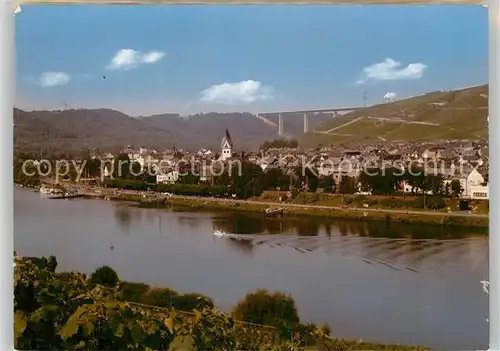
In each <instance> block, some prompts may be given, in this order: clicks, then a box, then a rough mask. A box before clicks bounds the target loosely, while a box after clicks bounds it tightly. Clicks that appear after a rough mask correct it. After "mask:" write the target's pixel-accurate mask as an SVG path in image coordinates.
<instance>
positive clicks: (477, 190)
mask: <svg viewBox="0 0 500 351" xmlns="http://www.w3.org/2000/svg"><path fill="white" fill-rule="evenodd" d="M469 193H470V195H469V196H470V198H471V199H474V200H489V198H490V193H489V190H488V186H487V185H486V186H484V185H471V186H469Z"/></svg>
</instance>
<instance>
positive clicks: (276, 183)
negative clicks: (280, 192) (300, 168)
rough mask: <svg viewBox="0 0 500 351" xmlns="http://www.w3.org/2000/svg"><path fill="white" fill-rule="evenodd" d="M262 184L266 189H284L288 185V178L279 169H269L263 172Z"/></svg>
mask: <svg viewBox="0 0 500 351" xmlns="http://www.w3.org/2000/svg"><path fill="white" fill-rule="evenodd" d="M263 183H264V187H265V188H266V189H273V190H274V189H276V188H280V189H285V188H288V186H289V185H290V177H288V176H287V175H286V174H284V173H283V171H282V170H281V169H280V168H271V169H269V170H267V171H266V172H264V174H263Z"/></svg>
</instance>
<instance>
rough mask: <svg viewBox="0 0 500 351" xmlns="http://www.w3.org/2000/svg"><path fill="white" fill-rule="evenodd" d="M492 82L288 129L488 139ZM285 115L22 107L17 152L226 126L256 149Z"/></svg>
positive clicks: (179, 135) (174, 136) (189, 138)
mask: <svg viewBox="0 0 500 351" xmlns="http://www.w3.org/2000/svg"><path fill="white" fill-rule="evenodd" d="M487 104H488V86H486V85H485V86H481V87H474V88H469V89H462V90H457V91H449V92H435V93H430V94H426V95H423V96H418V97H414V98H410V99H406V100H400V101H397V102H392V103H385V104H381V105H376V106H372V107H368V108H366V109H362V110H358V111H355V112H352V113H349V114H345V115H341V116H338V117H336V118H332V115H331V114H317V115H312V114H310V115H309V129H310V130H314V132H310V133H306V134H303V123H304V122H303V121H304V120H303V115H302V114H293V113H289V114H284V115H283V117H284V129H285V135H286V136H287V137H290V138H296V139H298V140H299V143H300V146H301V147H316V146H318V145H329V144H341V143H348V142H360V143H368V142H374V141H376V142H380V141H385V140H387V141H393V140H435V139H486V138H487V137H488V127H487V126H488V124H487V115H488V110H487V106H488V105H487ZM277 124H278V118H277V116H271V117H266V118H257V117H256V116H255V115H253V114H250V113H206V114H197V115H192V116H189V117H180V116H179V115H177V114H162V115H154V116H149V117H138V118H136V117H130V116H128V115H126V114H124V113H121V112H118V111H114V110H109V109H92V110H90V109H78V110H64V111H30V112H27V111H22V110H19V109H14V145H15V148H16V150H22V151H37V152H38V151H41V150H44V151H46V152H61V150H63V152H65V153H72V152H79V151H82V150H84V149H88V148H98V149H100V150H101V151H115V152H116V151H118V150H120V149H122V148H124V147H126V146H127V145H129V144H130V145H132V146H133V147H152V148H157V149H160V150H162V149H166V148H171V147H172V146H173V145H175V146H177V147H179V148H187V149H190V150H196V149H199V148H212V149H214V150H219V148H220V141H221V138H222V136H223V135H224V131H225V130H226V128H227V129H228V130H229V132H230V133H231V137H232V139H233V142H234V143H235V148H236V149H237V150H256V149H257V148H258V147H259V146H260V145H261V144H263V143H264V142H265V141H267V140H273V139H276V138H277V137H278V135H277V134H278V128H277Z"/></svg>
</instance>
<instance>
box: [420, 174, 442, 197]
mask: <svg viewBox="0 0 500 351" xmlns="http://www.w3.org/2000/svg"><path fill="white" fill-rule="evenodd" d="M425 178H426V179H425V187H426V188H427V189H428V190H429V191H432V194H433V195H440V194H442V193H443V191H444V178H443V176H442V175H441V174H429V175H427V176H426V177H425Z"/></svg>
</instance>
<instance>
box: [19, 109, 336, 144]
mask: <svg viewBox="0 0 500 351" xmlns="http://www.w3.org/2000/svg"><path fill="white" fill-rule="evenodd" d="M329 118H331V115H323V116H314V117H312V119H311V121H310V125H311V126H314V125H315V124H318V123H320V122H323V121H325V120H326V119H329ZM284 126H285V131H286V133H287V136H289V137H297V136H299V135H300V134H302V132H303V116H302V115H292V114H291V115H287V116H286V119H285V122H284ZM226 128H227V129H228V130H229V132H230V133H231V136H232V139H233V141H234V143H235V148H236V149H237V150H249V149H252V150H256V149H257V148H258V147H259V146H260V145H261V144H263V143H264V142H265V141H266V140H273V139H276V138H277V137H278V135H277V134H278V128H277V124H276V125H275V123H273V122H270V120H265V119H259V118H257V117H256V116H255V115H253V114H250V113H207V114H197V115H192V116H189V117H180V116H179V115H177V114H162V115H154V116H148V117H138V118H135V117H130V116H127V115H126V114H123V113H121V112H118V111H114V110H109V109H92V110H90V109H78V110H64V111H30V112H27V111H22V110H20V109H14V142H15V147H16V149H17V150H23V151H37V152H38V151H40V150H46V151H47V152H55V151H61V150H64V152H66V153H71V152H79V151H81V150H83V149H88V148H98V149H100V150H103V151H118V150H120V149H122V148H124V147H126V146H127V145H129V144H131V145H133V146H134V147H153V148H158V149H166V148H171V147H172V146H173V145H175V146H176V147H180V148H187V149H191V150H193V149H199V148H213V149H215V150H218V149H219V148H220V141H221V138H222V136H223V135H224V131H225V130H226Z"/></svg>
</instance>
